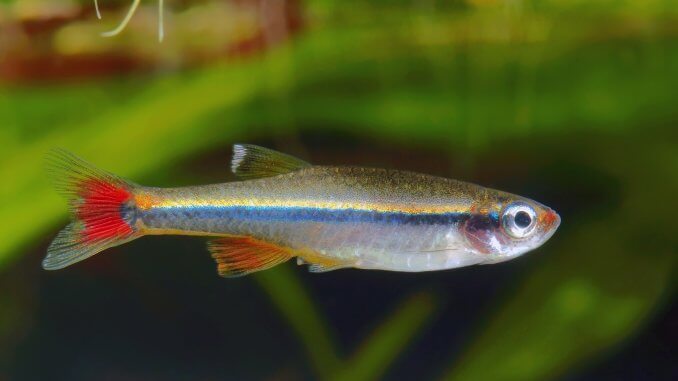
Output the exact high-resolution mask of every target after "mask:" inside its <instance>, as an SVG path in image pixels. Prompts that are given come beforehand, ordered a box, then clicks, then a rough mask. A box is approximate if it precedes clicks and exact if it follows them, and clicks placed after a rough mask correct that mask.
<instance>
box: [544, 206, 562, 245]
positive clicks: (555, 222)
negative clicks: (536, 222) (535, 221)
mask: <svg viewBox="0 0 678 381" xmlns="http://www.w3.org/2000/svg"><path fill="white" fill-rule="evenodd" d="M543 223H544V232H545V234H544V237H543V238H542V243H543V242H546V241H548V239H549V238H551V237H552V236H553V234H555V232H556V230H558V227H559V226H560V216H559V215H558V213H556V212H555V211H554V210H552V209H549V210H548V211H547V212H546V214H545V216H544V219H543Z"/></svg>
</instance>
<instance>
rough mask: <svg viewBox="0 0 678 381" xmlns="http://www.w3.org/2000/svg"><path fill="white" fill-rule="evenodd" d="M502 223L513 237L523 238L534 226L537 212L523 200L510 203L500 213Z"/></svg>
mask: <svg viewBox="0 0 678 381" xmlns="http://www.w3.org/2000/svg"><path fill="white" fill-rule="evenodd" d="M501 218H502V225H503V227H504V230H505V231H506V233H508V234H509V235H510V236H511V237H513V238H525V237H527V236H528V235H530V233H532V231H533V230H534V227H535V226H536V221H537V213H536V212H535V211H534V209H533V208H532V207H531V206H529V205H528V204H526V203H524V202H515V203H513V204H510V205H509V206H507V207H506V209H505V210H504V214H502V217H501Z"/></svg>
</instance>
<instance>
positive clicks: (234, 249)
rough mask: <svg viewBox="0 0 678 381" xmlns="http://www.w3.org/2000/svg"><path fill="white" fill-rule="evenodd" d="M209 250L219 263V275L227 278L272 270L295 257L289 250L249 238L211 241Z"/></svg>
mask: <svg viewBox="0 0 678 381" xmlns="http://www.w3.org/2000/svg"><path fill="white" fill-rule="evenodd" d="M207 248H208V250H209V251H210V253H211V254H212V258H214V259H215V260H216V262H217V271H218V273H219V275H221V276H223V277H227V278H232V277H239V276H243V275H247V274H250V273H253V272H256V271H261V270H266V269H270V268H271V267H273V266H276V265H279V264H281V263H283V262H286V261H287V260H289V259H290V258H292V257H294V256H295V254H294V252H293V251H291V250H290V249H288V248H284V247H280V246H278V245H275V244H272V243H269V242H265V241H260V240H258V239H256V238H252V237H247V236H228V237H220V238H217V239H214V240H212V241H210V242H209V243H208V245H207Z"/></svg>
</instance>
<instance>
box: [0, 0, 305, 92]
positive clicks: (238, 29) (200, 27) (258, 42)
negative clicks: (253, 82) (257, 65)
mask: <svg viewBox="0 0 678 381" xmlns="http://www.w3.org/2000/svg"><path fill="white" fill-rule="evenodd" d="M39 1H40V2H43V1H46V0H39ZM182 6H183V8H182ZM100 7H101V13H102V15H103V18H102V20H98V19H97V17H96V13H95V8H94V4H93V3H89V2H83V3H79V4H70V5H65V6H59V7H44V8H42V7H37V6H36V9H40V10H39V11H30V10H26V9H22V8H21V7H18V6H15V7H11V6H9V7H8V10H7V11H6V12H5V15H2V14H0V57H2V59H1V60H0V81H2V82H5V83H22V82H40V81H50V82H52V81H57V82H62V81H64V82H67V81H71V80H74V79H87V78H101V77H106V76H111V75H121V74H127V73H133V72H147V71H150V70H154V69H157V68H163V67H170V68H172V69H182V68H190V67H196V66H200V65H202V64H205V63H207V62H210V63H213V62H215V61H218V60H224V61H227V60H231V59H235V58H241V57H247V56H251V55H256V54H259V53H261V52H263V51H266V50H267V49H270V48H272V47H274V46H276V45H277V44H279V43H281V42H284V41H286V40H288V39H290V38H292V37H294V36H295V35H296V34H297V33H299V32H300V31H301V29H302V26H303V17H302V12H301V8H300V6H299V2H298V1H297V0H284V1H272V0H227V1H218V2H202V3H200V4H197V5H196V4H190V6H189V4H180V6H179V8H174V7H172V6H167V5H166V6H165V8H164V18H165V23H166V26H165V29H166V31H167V30H168V32H166V34H167V36H166V38H165V39H164V41H163V42H161V43H159V42H158V37H157V22H158V20H157V12H158V10H157V4H155V3H146V4H143V5H142V6H140V7H139V9H138V11H137V12H136V14H135V15H134V16H133V17H132V20H131V21H130V24H129V25H128V26H127V28H125V30H123V31H122V33H121V34H120V35H118V36H115V37H114V38H107V37H102V36H101V35H100V34H101V33H102V32H105V31H107V30H110V29H112V28H113V27H115V26H116V23H117V22H119V21H120V20H121V19H122V18H123V16H124V14H125V12H127V10H128V7H129V4H126V3H117V4H113V5H112V6H106V5H103V4H100ZM0 12H2V11H1V10H0Z"/></svg>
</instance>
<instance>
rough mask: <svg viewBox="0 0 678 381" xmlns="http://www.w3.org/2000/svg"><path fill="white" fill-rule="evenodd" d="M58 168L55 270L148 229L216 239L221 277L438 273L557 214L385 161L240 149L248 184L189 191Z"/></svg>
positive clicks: (554, 220)
mask: <svg viewBox="0 0 678 381" xmlns="http://www.w3.org/2000/svg"><path fill="white" fill-rule="evenodd" d="M48 163H49V165H50V169H51V172H52V174H53V175H54V178H55V181H56V184H57V187H58V188H59V190H60V191H62V192H63V193H64V194H65V195H66V196H67V197H68V198H69V203H70V207H71V210H72V216H73V222H71V224H70V225H68V226H67V227H66V228H65V229H64V230H62V231H61V232H60V233H59V234H58V235H57V237H56V238H55V239H54V242H52V244H51V245H50V247H49V249H48V251H47V257H46V258H45V259H44V261H43V262H42V265H43V267H44V268H45V269H47V270H56V269H60V268H64V267H66V266H69V265H72V264H73V263H76V262H78V261H81V260H83V259H85V258H88V257H90V256H92V255H94V254H96V253H98V252H100V251H102V250H105V249H107V248H109V247H113V246H117V245H120V244H123V243H125V242H128V241H131V240H133V239H136V238H139V237H141V236H143V235H158V234H182V235H199V236H209V237H211V239H212V240H211V242H210V243H209V245H208V248H209V251H210V252H211V253H212V257H213V258H214V259H215V260H216V261H217V264H218V272H219V274H220V275H222V276H238V275H245V274H248V273H251V272H254V271H259V270H264V269H268V268H270V267H273V266H275V265H277V264H280V263H283V262H285V261H287V260H289V259H292V258H295V257H296V258H297V262H298V263H299V264H308V265H309V266H310V270H311V271H313V272H323V271H330V270H334V269H338V268H345V267H354V268H360V269H378V270H392V271H412V272H413V271H433V270H443V269H450V268H455V267H462V266H468V265H473V264H486V263H497V262H502V261H506V260H509V259H512V258H515V257H517V256H519V255H521V254H524V253H526V252H528V251H530V250H532V249H535V248H537V247H539V246H540V245H541V244H543V243H544V242H546V240H548V239H549V238H550V237H551V236H552V235H553V233H554V232H555V231H556V229H557V228H558V225H559V224H560V217H559V216H558V214H556V212H554V211H553V210H551V209H549V208H548V207H546V206H544V205H541V204H539V203H537V202H535V201H532V200H529V199H526V198H524V197H520V196H515V195H512V194H509V193H505V192H500V191H496V190H492V189H487V188H483V187H480V186H477V185H473V184H469V183H464V182H461V181H456V180H450V179H445V178H440V177H434V176H429V175H423V174H418V173H412V172H403V171H395V170H387V169H373V168H356V167H325V166H312V165H310V164H308V163H306V162H304V161H302V160H299V159H296V158H294V157H291V156H288V155H285V154H282V153H278V152H275V151H272V150H269V149H266V148H261V147H257V146H252V145H236V146H234V155H233V161H232V164H231V167H232V170H233V172H234V173H235V174H236V175H238V176H239V177H240V178H241V179H243V181H238V182H231V183H225V184H215V185H204V186H193V187H185V188H151V187H144V186H140V185H136V184H133V183H130V182H128V181H125V180H123V179H121V178H119V177H117V176H114V175H112V174H109V173H106V172H104V171H101V170H98V169H96V168H94V167H92V166H91V165H89V164H87V163H86V162H84V161H82V160H80V159H78V158H77V157H75V156H73V155H71V154H69V153H67V152H65V151H54V152H53V153H52V154H51V155H50V156H49V161H48Z"/></svg>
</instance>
